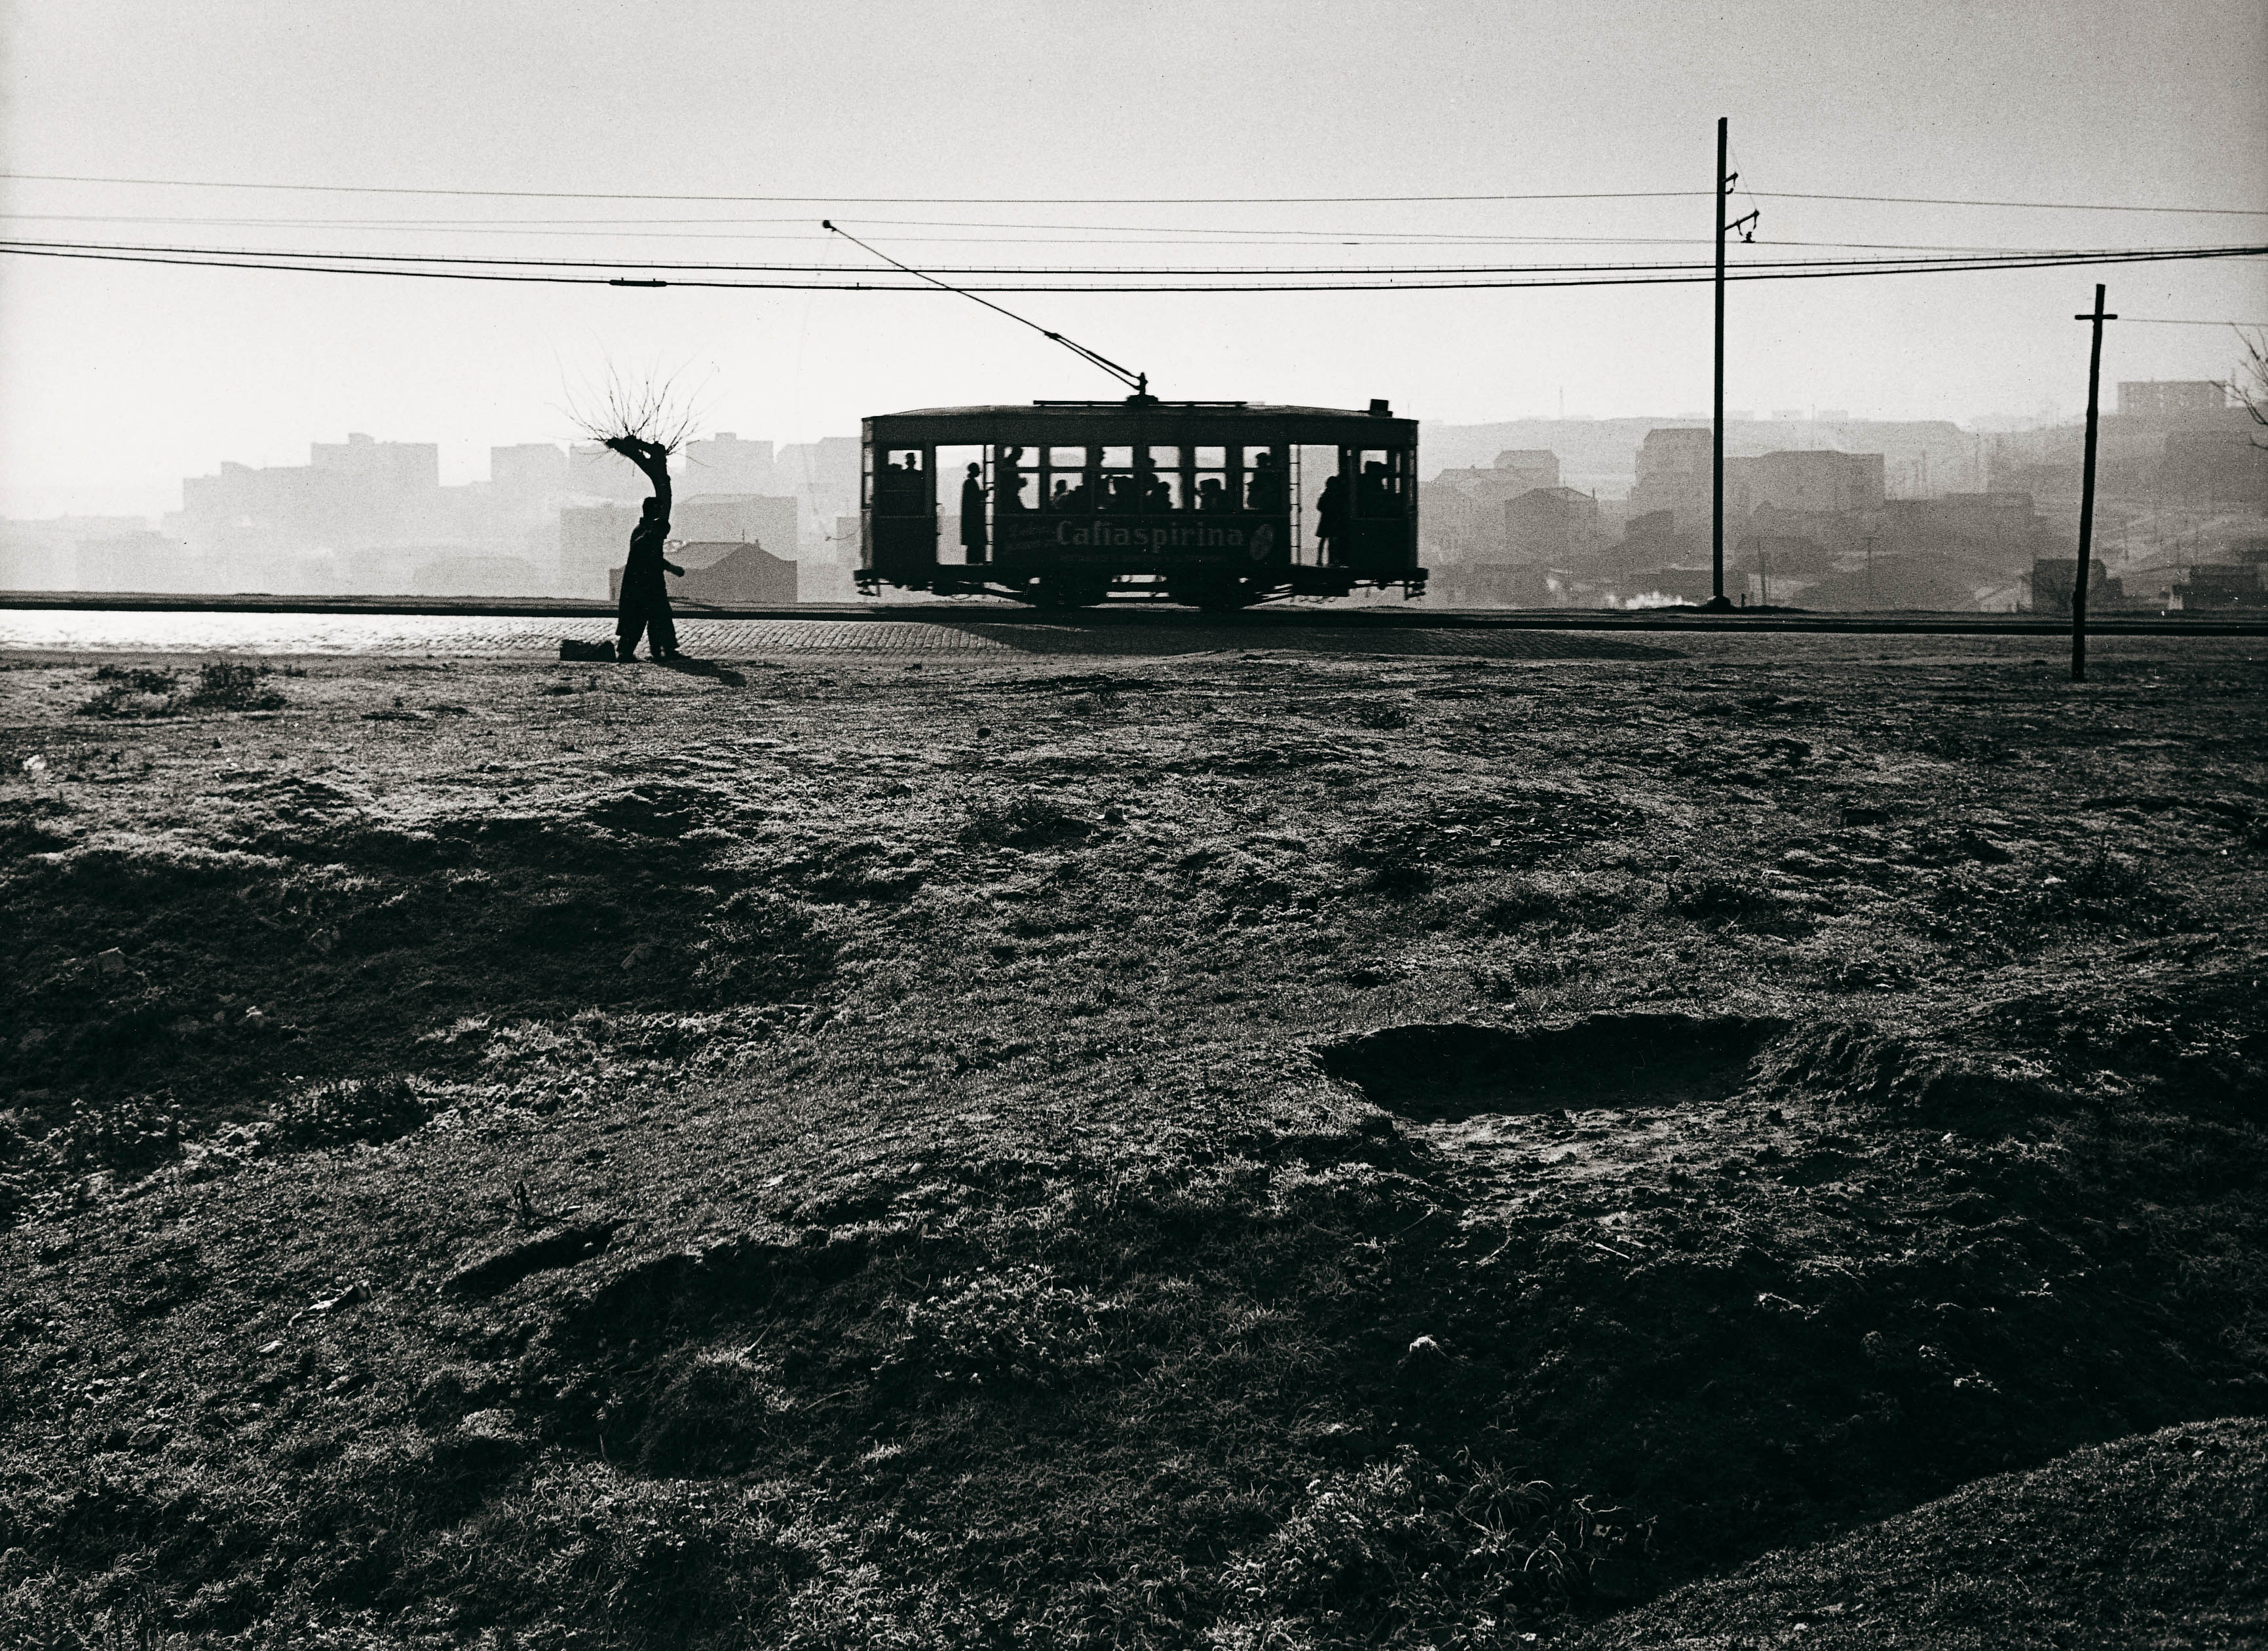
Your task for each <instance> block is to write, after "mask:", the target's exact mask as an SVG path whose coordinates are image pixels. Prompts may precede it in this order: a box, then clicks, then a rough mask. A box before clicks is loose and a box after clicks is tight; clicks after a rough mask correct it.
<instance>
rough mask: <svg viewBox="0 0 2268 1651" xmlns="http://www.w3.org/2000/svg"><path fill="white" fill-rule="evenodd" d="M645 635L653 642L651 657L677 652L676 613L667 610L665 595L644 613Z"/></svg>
mask: <svg viewBox="0 0 2268 1651" xmlns="http://www.w3.org/2000/svg"><path fill="white" fill-rule="evenodd" d="M645 623H646V635H647V637H648V638H651V639H652V643H653V647H652V653H653V657H654V658H656V659H659V658H660V657H661V656H662V655H663V654H665V653H674V652H677V615H674V614H673V613H671V612H670V611H669V601H668V599H667V598H666V597H665V598H663V599H662V600H661V601H658V602H656V603H655V604H654V605H653V608H652V611H650V612H649V613H648V614H647V615H646V622H645Z"/></svg>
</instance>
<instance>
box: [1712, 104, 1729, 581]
mask: <svg viewBox="0 0 2268 1651" xmlns="http://www.w3.org/2000/svg"><path fill="white" fill-rule="evenodd" d="M1730 127H1731V122H1730V121H1729V119H1727V117H1726V116H1724V115H1721V114H1720V115H1719V116H1718V117H1717V181H1716V183H1715V185H1714V186H1713V187H1712V188H1711V190H1710V195H1712V198H1713V200H1714V202H1715V204H1716V212H1717V384H1716V392H1715V395H1714V398H1713V399H1712V402H1710V409H1711V410H1710V415H1709V432H1710V434H1709V589H1710V596H1709V606H1710V607H1712V608H1719V609H1723V608H1730V607H1731V606H1732V603H1730V602H1728V601H1726V600H1725V166H1726V151H1727V147H1728V144H1729V133H1730Z"/></svg>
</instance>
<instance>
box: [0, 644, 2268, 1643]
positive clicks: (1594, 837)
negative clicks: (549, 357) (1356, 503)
mask: <svg viewBox="0 0 2268 1651" xmlns="http://www.w3.org/2000/svg"><path fill="white" fill-rule="evenodd" d="M1319 634H1321V635H1323V636H1325V637H1326V638H1328V637H1329V634H1330V633H1319ZM1421 634H1422V633H1421ZM1192 637H1194V638H1197V640H1198V642H1199V643H1201V644H1205V645H1204V646H1198V647H1195V648H1193V649H1190V650H1189V651H1182V652H1176V653H1175V655H1173V656H1170V657H1166V656H1160V657H1145V656H1144V655H1143V654H1142V653H1141V652H1139V650H1138V649H1135V648H1128V647H1123V646H1117V645H1114V647H1113V649H1112V652H1113V653H1114V655H1115V656H1116V657H1110V658H1107V659H1080V658H1077V657H1066V655H1067V654H1070V653H1071V652H1072V650H1071V649H1069V648H1054V647H1049V648H1048V649H1046V650H1044V651H1040V650H1035V649H1033V648H1027V647H1021V646H1009V645H1003V646H999V647H989V646H988V647H983V648H977V647H961V648H926V649H917V648H915V647H913V646H911V645H909V646H908V648H906V649H905V650H902V651H900V652H889V651H887V650H880V651H868V652H860V653H852V652H839V653H830V654H828V655H826V656H824V657H820V656H817V655H814V654H813V653H811V652H803V651H799V650H797V649H796V648H794V647H792V646H790V645H784V644H783V645H780V646H779V647H778V648H777V651H775V652H770V653H769V654H758V653H752V654H750V655H749V656H748V657H739V656H737V655H736V656H734V657H732V658H729V659H727V660H724V661H723V662H721V663H720V664H719V665H718V666H715V667H709V668H706V669H703V670H701V671H692V672H680V671H670V670H666V669H659V668H655V667H615V666H585V667H563V666H558V665H556V664H549V663H544V662H540V661H537V660H531V659H529V658H527V657H526V656H525V655H521V656H519V657H513V656H512V654H511V653H510V652H508V651H504V650H498V651H497V652H494V653H490V654H488V656H487V657H442V656H439V655H440V654H441V653H442V652H443V651H442V650H436V653H437V657H431V658H428V657H423V655H422V653H419V652H414V650H415V649H416V646H417V641H418V639H417V638H406V639H404V640H403V641H401V643H400V646H401V647H403V648H405V649H410V650H413V652H407V653H397V654H395V655H394V656H391V657H384V656H377V655H363V656H342V655H329V654H326V655H306V656H299V657H293V656H291V655H289V654H285V653H280V652H273V653H264V654H259V655H254V654H252V653H244V654H239V656H238V659H237V661H236V662H235V663H230V662H227V661H222V660H210V659H205V658H202V657H200V656H196V655H182V654H178V653H173V654H163V655H155V654H153V655H126V654H104V655H94V654H74V655H40V654H35V653H31V652H16V653H14V654H0V775H4V778H0V914H4V921H5V924H6V933H7V936H8V944H7V946H6V947H4V950H0V991H4V993H5V999H6V1001H7V1002H8V1003H9V1004H10V1005H11V1010H10V1013H9V1016H8V1020H7V1022H6V1026H5V1028H4V1038H5V1041H4V1043H0V1050H4V1061H0V1228H4V1230H0V1374H4V1378H5V1380H4V1385H0V1441H4V1443H0V1642H5V1643H7V1644H10V1645H26V1646H35V1647H49V1646H54V1647H79V1646H82V1645H107V1644H119V1645H137V1646H138V1645H144V1644H148V1645H160V1646H163V1645H175V1644H200V1645H202V1644H224V1643H225V1644H242V1645H246V1646H262V1647H266V1646H275V1647H284V1646H337V1647H378V1646H395V1645H416V1646H427V1645H431V1646H444V1645H460V1644H480V1645H486V1646H491V1647H503V1646H515V1647H546V1648H556V1651H564V1647H602V1646H622V1647H649V1646H651V1647H674V1646H700V1647H712V1646H713V1647H725V1646H743V1645H746V1646H759V1645H761V1646H786V1647H853V1646H870V1645H880V1646H904V1647H928V1646H938V1645H963V1644H965V1645H984V1646H1018V1647H1052V1646H1144V1645H1147V1646H1182V1645H1189V1646H1211V1647H1237V1648H1242V1651H1275V1648H1283V1651H1293V1648H1299V1647H1326V1646H1333V1647H1336V1646H1347V1647H1352V1646H1366V1645H1376V1644H1394V1645H1409V1646H1439V1647H1471V1648H1474V1651H1481V1648H1484V1647H1499V1646H1521V1645H1526V1644H1530V1643H1550V1642H1556V1641H1561V1640H1578V1639H1580V1640H1586V1641H1587V1642H1588V1643H1591V1644H1594V1645H1597V1646H1601V1647H1605V1646H1609V1645H1612V1646H1617V1647H1619V1646H1624V1645H1628V1646H1632V1647H1635V1646H1639V1645H1667V1644H1672V1643H1679V1644H1690V1645H1694V1646H1710V1647H1736V1646H1764V1645H1780V1644H1786V1645H1799V1644H1800V1645H1846V1644H1847V1645H1852V1646H1858V1645H1874V1644H1885V1643H1891V1640H1890V1638H1889V1636H1890V1635H1892V1634H1895V1636H1896V1640H1895V1642H1896V1643H1897V1644H1900V1645H1907V1644H1917V1645H1939V1644H1942V1645H1970V1644H1974V1645H1978V1646H1985V1645H1991V1646H2009V1645H2027V1644H2039V1645H2051V1644H2059V1645H2084V1644H2100V1643H2132V1644H2149V1645H2162V1646H2169V1647H2170V1646H2188V1645H2200V1646H2202V1645H2214V1646H2220V1645H2242V1644H2260V1643H2268V1594H2264V1588H2268V1544H2264V1543H2263V1538H2262V1536H2261V1533H2262V1531H2263V1529H2268V1520H2264V1519H2263V1518H2261V1517H2258V1516H2257V1515H2259V1512H2260V1510H2259V1509H2258V1507H2257V1500H2258V1496H2259V1491H2258V1485H2259V1476H2258V1473H2257V1465H2258V1462H2259V1459H2260V1454H2261V1448H2262V1447H2261V1437H2262V1435H2261V1432H2260V1429H2259V1426H2257V1423H2254V1422H2250V1421H2247V1420H2244V1419H2246V1418H2256V1417H2259V1416H2261V1415H2263V1414H2264V1413H2268V1310H2264V1309H2268V1301H2264V1296H2268V1191H2264V1190H2263V1189H2264V1187H2268V1140H2264V1134H2263V1127H2264V1124H2268V1109H2264V1095H2268V997H2264V985H2268V922H2264V894H2268V760H2264V759H2268V714H2264V712H2268V643H2264V642H2261V641H2258V640H2249V639H2230V640H2204V639H2170V640H2158V639H2150V638H2132V639H2125V640H2121V641H2115V642H2112V641H2105V642H2102V643H2100V644H2098V646H2097V649H2096V653H2095V677H2096V680H2095V682H2092V683H2090V684H2089V685H2088V686H2087V687H2085V688H2083V689H2075V688H2073V686H2071V685H2070V684H2069V683H2068V682H2066V681H2064V680H2063V671H2062V667H2061V666H2060V664H2059V663H2058V662H2057V661H2056V660H2052V659H2050V658H2043V657H2042V652H2043V651H2042V649H2041V648H2040V646H2039V645H2038V644H2036V643H2035V642H2032V641H2029V640H2028V639H2023V638H2012V639H1999V640H1994V639H1962V640H1959V641H1947V640H1944V639H1930V638H1896V639H1885V638H1865V637H1831V638H1769V639H1764V640H1759V641H1748V640H1742V639H1739V638H1718V637H1713V636H1690V637H1679V638H1674V639H1670V638H1647V639H1646V640H1643V641H1633V640H1629V639H1625V638H1606V637H1577V636H1563V635H1559V634H1557V633H1545V632H1528V633H1521V635H1520V636H1519V637H1518V638H1513V639H1511V640H1509V641H1506V642H1503V643H1501V644H1499V643H1497V642H1491V644H1490V645H1491V646H1492V647H1498V648H1499V652H1498V654H1497V656H1496V657H1485V658H1476V657H1461V656H1456V655H1453V654H1449V653H1447V652H1409V651H1408V650H1409V649H1410V648H1411V647H1413V646H1416V645H1411V644H1410V643H1409V642H1408V641H1407V640H1406V638H1405V639H1403V640H1399V641H1395V640H1391V639H1389V640H1387V641H1381V642H1376V643H1366V644H1362V645H1365V646H1374V647H1376V648H1378V649H1380V650H1385V649H1388V648H1393V649H1398V650H1403V652H1398V653H1396V652H1382V651H1381V652H1373V653H1371V654H1368V655H1357V654H1349V653H1344V652H1332V651H1330V647H1329V644H1328V643H1327V642H1326V643H1316V642H1314V641H1312V640H1305V641H1302V642H1301V643H1300V644H1299V645H1297V646H1296V647H1295V646H1292V645H1279V644H1281V638H1270V639H1269V640H1270V646H1269V647H1266V648H1259V649H1254V648H1248V647H1245V646H1242V645H1239V644H1238V643H1237V642H1236V641H1235V639H1234V638H1233V634H1232V633H1224V634H1223V636H1222V637H1220V638H1206V637H1205V636H1204V633H1201V632H1196V631H1189V632H1183V633H1180V635H1179V636H1178V637H1177V638H1176V641H1175V647H1176V648H1177V649H1181V648H1182V646H1183V644H1184V643H1185V642H1187V640H1188V639H1189V638H1192ZM427 639H428V640H430V638H427ZM1422 646H1424V647H1425V648H1428V649H1434V648H1439V647H1444V646H1446V644H1444V643H1441V642H1440V640H1439V639H1438V638H1437V639H1433V640H1430V641H1427V642H1425V643H1423V644H1422ZM483 652H484V653H485V652H487V651H486V650H483ZM2168 1428H2172V1429H2175V1431H2174V1432H2172V1433H2168V1434H2161V1435H2159V1438H2158V1440H2157V1441H2155V1442H2153V1441H2150V1440H2147V1439H2143V1438H2140V1437H2139V1436H2140V1435H2147V1434H2155V1433H2157V1430H2161V1429H2168ZM2113 1441H2127V1442H2125V1443H2123V1444H2115V1443H2113ZM2098 1447H2101V1448H2098ZM2153 1453H2155V1454H2153ZM2184 1464H2186V1465H2184ZM2004 1474H2021V1475H2023V1476H2025V1477H2023V1478H2021V1479H2014V1478H2012V1479H2006V1480H1990V1476H1994V1475H2004ZM1988 1480H1990V1482H1989V1483H1988V1482H1987V1481H1988ZM1964 1487H1967V1488H1965V1489H1964ZM2004 1508H2014V1509H2017V1510H2018V1511H2019V1512H2021V1515H2022V1516H2021V1517H2018V1516H2015V1515H2009V1516H2007V1517H2005V1518H2004V1517H1998V1516H1996V1515H1995V1513H1994V1510H1996V1509H2004ZM2026 1510H2029V1511H2026ZM2080 1530H2084V1531H2086V1532H2088V1533H2090V1534H2091V1535H2090V1539H2091V1540H2092V1541H2093V1543H2094V1545H2093V1546H2091V1547H2088V1548H2086V1549H2085V1552H2084V1555H2082V1556H2081V1557H2082V1558H2084V1559H2085V1562H2084V1563H2080V1560H2079V1559H2074V1557H2073V1555H2074V1548H2073V1542H2074V1537H2073V1533H2074V1532H2075V1531H2080ZM2089 1556H2091V1557H2089ZM2016 1575H2021V1577H2022V1578H2023V1579H2025V1580H2024V1581H2023V1583H2022V1585H2021V1587H2018V1586H2016V1585H2015V1584H2014V1583H2012V1582H2010V1581H2009V1580H2008V1579H2009V1578H2010V1577H2012V1576H2016ZM1830 1607H1831V1608H1833V1609H1830Z"/></svg>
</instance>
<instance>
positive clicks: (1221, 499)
mask: <svg viewBox="0 0 2268 1651" xmlns="http://www.w3.org/2000/svg"><path fill="white" fill-rule="evenodd" d="M1234 502H1235V501H1234V500H1233V499H1232V498H1230V497H1229V495H1228V490H1226V488H1224V487H1222V486H1221V484H1220V478H1219V476H1217V475H1209V476H1207V477H1205V479H1204V481H1202V482H1200V483H1197V509H1199V510H1200V511H1209V510H1226V509H1227V508H1228V507H1229V506H1230V505H1233V503H1234Z"/></svg>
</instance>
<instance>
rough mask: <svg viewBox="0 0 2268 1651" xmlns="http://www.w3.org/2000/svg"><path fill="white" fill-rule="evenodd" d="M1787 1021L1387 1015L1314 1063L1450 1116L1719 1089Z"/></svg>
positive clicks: (1646, 1103)
mask: <svg viewBox="0 0 2268 1651" xmlns="http://www.w3.org/2000/svg"><path fill="white" fill-rule="evenodd" d="M1786 1029H1787V1027H1786V1022H1785V1021H1769V1020H1759V1019H1753V1018H1750V1017H1748V1016H1741V1015H1719V1016H1712V1017H1703V1016H1698V1015H1686V1014H1594V1015H1587V1016H1586V1017H1584V1018H1583V1019H1582V1020H1580V1021H1575V1022H1573V1023H1572V1025H1568V1026H1561V1027H1542V1028H1535V1029H1532V1030H1528V1031H1519V1030H1515V1029H1514V1028H1510V1027H1501V1026H1468V1025H1465V1024H1462V1022H1453V1023H1450V1024H1447V1025H1440V1026H1390V1027H1387V1028H1383V1029H1381V1030H1380V1031H1376V1032H1366V1033H1365V1034H1363V1035H1362V1036H1359V1037H1349V1038H1342V1039H1340V1040H1339V1041H1338V1042H1337V1043H1330V1044H1327V1045H1325V1046H1324V1047H1323V1048H1322V1050H1321V1051H1320V1053H1321V1055H1322V1062H1323V1069H1324V1070H1325V1071H1326V1072H1329V1073H1330V1074H1331V1076H1332V1077H1334V1078H1338V1079H1342V1080H1344V1081H1346V1082H1348V1083H1351V1084H1353V1085H1354V1086H1355V1087H1358V1088H1359V1089H1360V1090H1361V1091H1362V1092H1363V1093H1364V1094H1365V1095H1368V1096H1369V1097H1370V1098H1371V1100H1373V1102H1377V1103H1378V1104H1379V1105H1380V1106H1381V1107H1384V1108H1386V1109H1388V1111H1392V1112H1399V1113H1401V1114H1403V1116H1404V1117H1412V1118H1419V1119H1426V1120H1435V1121H1439V1120H1447V1119H1455V1118H1469V1117H1475V1116H1476V1115H1478V1114H1481V1113H1499V1112H1548V1111H1552V1110H1555V1109H1558V1108H1560V1107H1566V1108H1568V1109H1572V1110H1576V1111H1580V1110H1583V1109H1586V1108H1592V1107H1629V1108H1660V1107H1674V1106H1683V1105H1688V1104H1691V1103H1694V1102H1712V1101H1719V1100H1722V1099H1723V1098H1724V1097H1725V1096H1727V1095H1730V1094H1732V1093H1733V1092H1734V1090H1736V1089H1738V1088H1739V1087H1741V1085H1742V1080H1744V1079H1745V1077H1746V1076H1747V1073H1748V1070H1749V1061H1750V1060H1751V1059H1752V1058H1754V1057H1755V1056H1756V1051H1757V1050H1760V1049H1762V1048H1763V1047H1764V1045H1765V1044H1766V1043H1770V1042H1771V1040H1772V1039H1773V1038H1775V1037H1777V1036H1779V1035H1780V1034H1781V1033H1782V1032H1784V1031H1786Z"/></svg>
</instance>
